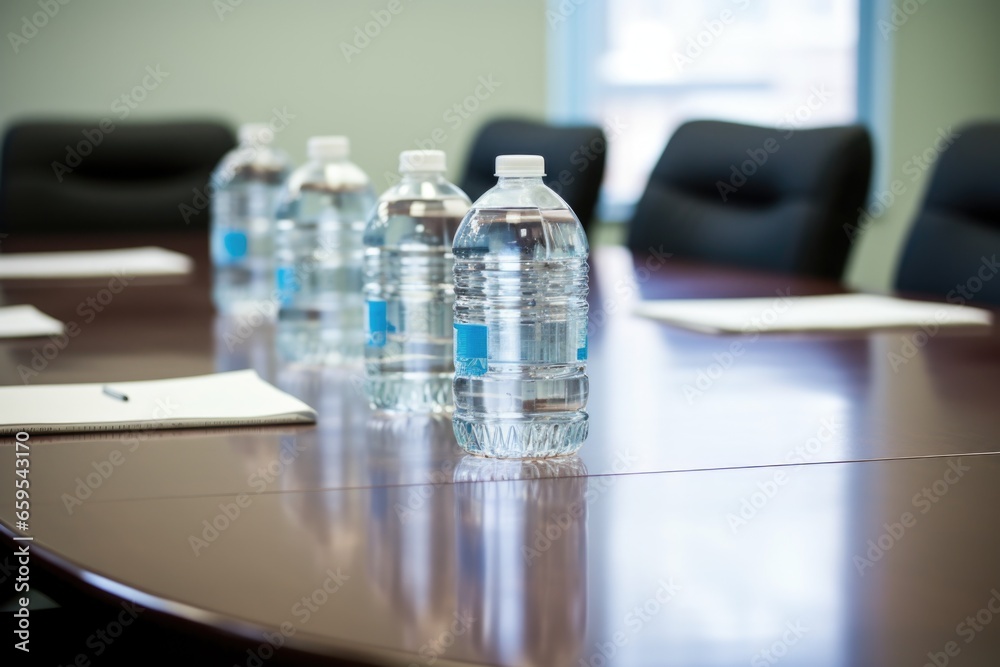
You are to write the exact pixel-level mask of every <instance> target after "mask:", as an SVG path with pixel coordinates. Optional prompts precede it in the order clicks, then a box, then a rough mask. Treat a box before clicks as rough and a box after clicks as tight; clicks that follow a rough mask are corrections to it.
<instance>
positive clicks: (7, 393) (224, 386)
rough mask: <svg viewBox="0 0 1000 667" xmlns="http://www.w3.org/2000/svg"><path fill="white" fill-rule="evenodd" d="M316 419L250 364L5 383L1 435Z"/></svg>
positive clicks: (0, 389)
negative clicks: (190, 372) (91, 380)
mask: <svg viewBox="0 0 1000 667" xmlns="http://www.w3.org/2000/svg"><path fill="white" fill-rule="evenodd" d="M315 421H316V411H315V410H313V409H312V408H310V407H309V406H308V405H306V404H305V403H303V402H302V401H300V400H299V399H297V398H295V397H294V396H290V395H289V394H286V393H285V392H283V391H281V390H280V389H277V388H275V387H273V386H272V385H270V384H268V383H267V382H264V381H263V380H262V379H260V377H259V376H258V375H257V373H256V372H254V371H252V370H246V371H234V372H232V373H218V374H215V375H201V376H197V377H187V378H173V379H170V380H144V381H140V382H114V383H105V384H54V385H37V386H27V387H0V435H10V434H14V433H17V432H18V431H27V432H28V433H30V434H32V435H34V434H36V433H38V434H42V433H80V432H85V431H127V430H146V429H170V428H199V427H214V426H246V425H258V424H311V423H314V422H315Z"/></svg>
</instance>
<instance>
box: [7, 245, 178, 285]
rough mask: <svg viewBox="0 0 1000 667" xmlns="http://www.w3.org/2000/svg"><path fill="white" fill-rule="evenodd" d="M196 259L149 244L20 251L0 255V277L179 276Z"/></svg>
mask: <svg viewBox="0 0 1000 667" xmlns="http://www.w3.org/2000/svg"><path fill="white" fill-rule="evenodd" d="M193 265H194V262H193V261H192V260H191V258H190V257H188V256H187V255H183V254H181V253H179V252H174V251H173V250H167V249H166V248H157V247H155V246H149V247H144V248H123V249H120V250H73V251H69V252H18V253H9V254H0V278H100V277H103V276H116V275H119V274H122V273H124V274H125V275H126V276H179V275H184V274H187V273H190V272H191V269H192V267H193Z"/></svg>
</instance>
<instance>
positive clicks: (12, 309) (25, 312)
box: [0, 306, 63, 338]
mask: <svg viewBox="0 0 1000 667" xmlns="http://www.w3.org/2000/svg"><path fill="white" fill-rule="evenodd" d="M62 332H63V323H62V322H60V321H59V320H57V319H56V318H54V317H49V316H48V315H46V314H45V313H43V312H42V311H40V310H38V309H37V308H35V307H34V306H7V307H5V308H0V338H27V337H28V336H57V335H59V334H61V333H62Z"/></svg>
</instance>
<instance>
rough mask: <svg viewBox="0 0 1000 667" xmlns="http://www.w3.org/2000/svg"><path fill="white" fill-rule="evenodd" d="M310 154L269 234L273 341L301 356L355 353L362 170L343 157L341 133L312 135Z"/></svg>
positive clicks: (364, 208)
mask: <svg viewBox="0 0 1000 667" xmlns="http://www.w3.org/2000/svg"><path fill="white" fill-rule="evenodd" d="M307 151H308V155H309V161H308V162H307V163H306V164H305V165H303V166H302V167H300V168H298V169H296V170H295V171H294V172H293V173H292V175H291V176H290V177H289V178H288V182H287V183H286V185H285V190H284V192H283V194H282V198H281V203H280V205H279V209H278V223H277V232H276V234H275V263H276V271H275V287H276V289H277V293H278V297H279V301H280V303H281V305H280V307H279V309H278V324H277V346H278V351H279V354H280V355H281V356H282V357H283V358H284V359H286V360H290V361H299V362H304V363H308V364H350V363H351V362H355V361H360V359H361V357H362V353H363V347H364V326H363V324H362V315H363V310H364V297H363V296H362V294H361V286H362V271H363V262H364V246H363V244H362V238H363V237H364V231H365V222H366V221H367V219H368V214H369V212H370V211H371V208H372V205H373V204H374V203H375V193H374V192H373V190H372V186H371V182H370V181H369V180H368V176H366V175H365V173H364V172H363V171H361V169H360V168H359V167H358V166H357V165H355V164H354V163H352V162H350V161H348V159H347V158H348V155H349V153H350V144H349V143H348V140H347V138H346V137H312V138H311V139H309V142H308V145H307Z"/></svg>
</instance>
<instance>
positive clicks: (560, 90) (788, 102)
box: [547, 0, 864, 220]
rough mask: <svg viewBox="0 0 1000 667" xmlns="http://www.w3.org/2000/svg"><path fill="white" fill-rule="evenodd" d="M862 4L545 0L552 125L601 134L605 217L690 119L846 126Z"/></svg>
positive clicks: (642, 180) (631, 197)
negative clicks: (584, 125) (594, 128)
mask: <svg viewBox="0 0 1000 667" xmlns="http://www.w3.org/2000/svg"><path fill="white" fill-rule="evenodd" d="M859 1H862V2H863V1H864V0H706V1H704V2H698V3H694V2H690V1H685V0H614V1H613V2H612V0H550V3H549V7H548V11H547V19H548V23H549V40H550V86H549V87H550V98H549V106H550V110H551V113H552V116H553V119H554V120H556V121H566V122H597V123H600V124H603V125H604V126H605V128H606V132H608V134H609V148H608V155H607V167H606V172H605V177H604V191H603V192H602V197H601V215H602V217H603V218H604V219H607V220H622V219H625V218H627V217H628V215H629V213H630V211H631V207H632V206H633V205H634V204H635V201H636V200H637V199H638V197H639V196H640V195H641V194H642V190H643V188H644V187H645V184H646V181H647V179H648V177H649V173H650V171H651V170H652V168H653V166H654V165H655V163H656V161H657V159H658V158H659V156H660V154H661V153H662V151H663V148H664V146H666V143H667V140H668V139H669V138H670V136H671V135H672V134H673V132H674V130H675V129H676V128H677V127H678V126H679V125H680V124H681V123H683V122H684V121H686V120H691V119H696V118H715V119H723V120H733V121H740V122H748V123H755V124H759V125H772V126H788V125H791V126H793V127H796V128H799V127H811V126H819V125H833V124H843V123H851V122H854V121H855V120H856V119H857V117H858V111H857V109H858V102H857V89H858V82H857V53H858V16H859V14H858V11H859V10H858V2H859Z"/></svg>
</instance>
